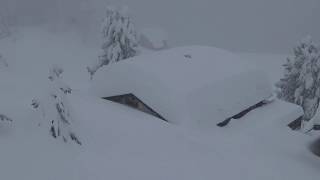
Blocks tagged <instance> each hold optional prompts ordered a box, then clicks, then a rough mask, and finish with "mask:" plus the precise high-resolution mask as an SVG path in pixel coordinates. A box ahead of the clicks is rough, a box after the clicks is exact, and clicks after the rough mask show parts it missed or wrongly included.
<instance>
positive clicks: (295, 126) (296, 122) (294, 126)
mask: <svg viewBox="0 0 320 180" xmlns="http://www.w3.org/2000/svg"><path fill="white" fill-rule="evenodd" d="M302 118H303V116H300V117H299V118H298V119H296V120H294V121H292V122H291V123H289V124H288V126H289V127H290V128H291V129H292V130H299V129H301V123H302Z"/></svg>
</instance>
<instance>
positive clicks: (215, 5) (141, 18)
mask: <svg viewBox="0 0 320 180" xmlns="http://www.w3.org/2000/svg"><path fill="white" fill-rule="evenodd" d="M5 1H7V2H8V1H10V2H11V4H14V6H15V9H19V11H18V12H20V13H21V14H22V15H23V16H25V17H27V16H29V15H33V17H41V14H42V13H43V14H50V13H49V12H51V15H52V13H53V14H54V11H52V9H53V8H54V7H55V6H54V5H53V3H52V2H53V1H58V0H0V2H1V3H4V2H5ZM79 1H84V0H60V2H62V3H63V4H66V5H62V7H64V8H68V13H69V14H72V13H73V11H74V10H75V9H77V6H75V7H72V4H74V3H77V2H79ZM68 2H69V3H68ZM70 2H72V3H70ZM88 2H89V3H90V5H92V6H95V11H96V13H97V14H99V16H102V15H103V14H104V13H103V10H104V7H105V6H106V5H108V4H110V5H112V4H115V5H119V4H121V5H127V6H128V7H129V9H130V13H131V14H132V16H133V18H134V21H135V23H136V25H137V27H140V28H142V27H163V28H164V29H166V30H167V31H168V33H169V36H170V43H171V44H172V45H174V46H181V45H192V44H197V45H211V46H216V47H221V48H226V49H229V50H233V51H249V52H274V53H287V52H289V51H291V48H292V46H294V45H295V43H296V42H297V41H298V40H299V39H301V38H302V37H303V36H306V35H311V36H312V37H313V38H314V39H315V40H316V41H320V20H319V19H320V0H88ZM35 4H37V5H35ZM67 4H68V5H67ZM11 6H12V5H11ZM15 11H16V10H15ZM96 19H98V17H96Z"/></svg>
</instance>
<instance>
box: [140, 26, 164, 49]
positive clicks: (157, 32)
mask: <svg viewBox="0 0 320 180" xmlns="http://www.w3.org/2000/svg"><path fill="white" fill-rule="evenodd" d="M139 44H140V45H141V46H142V47H144V48H147V49H151V50H163V49H167V48H168V34H167V32H166V31H165V30H163V29H160V28H145V29H143V30H141V33H140V38H139Z"/></svg>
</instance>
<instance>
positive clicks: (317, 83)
mask: <svg viewBox="0 0 320 180" xmlns="http://www.w3.org/2000/svg"><path fill="white" fill-rule="evenodd" d="M293 52H294V56H293V58H288V59H287V62H286V63H285V64H284V65H283V66H284V68H285V74H284V77H283V78H282V79H281V80H280V81H279V82H278V83H277V84H276V85H277V87H278V88H280V90H281V91H280V92H279V94H278V96H279V98H280V99H283V100H285V101H288V102H291V103H296V104H298V105H301V106H302V108H303V110H304V118H303V119H304V121H305V122H304V123H302V124H305V123H306V122H307V121H309V120H310V119H311V118H312V117H313V116H314V115H315V113H316V110H317V108H318V105H319V100H320V49H319V46H318V45H317V44H315V43H314V42H313V41H312V39H311V37H307V38H305V39H303V40H302V41H301V42H300V43H299V44H298V46H297V47H295V48H294V49H293Z"/></svg>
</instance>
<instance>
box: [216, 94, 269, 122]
mask: <svg viewBox="0 0 320 180" xmlns="http://www.w3.org/2000/svg"><path fill="white" fill-rule="evenodd" d="M266 104H267V101H264V100H263V101H260V102H259V103H257V104H255V105H253V106H250V107H249V108H247V109H245V110H243V111H241V112H240V113H238V114H236V115H234V116H232V117H229V118H227V119H225V120H224V121H222V122H220V123H218V124H217V126H219V127H225V126H227V125H228V124H229V123H230V121H231V120H232V119H240V118H242V117H243V116H245V115H246V114H248V113H249V112H250V111H252V110H254V109H257V108H259V107H262V106H264V105H266Z"/></svg>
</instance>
